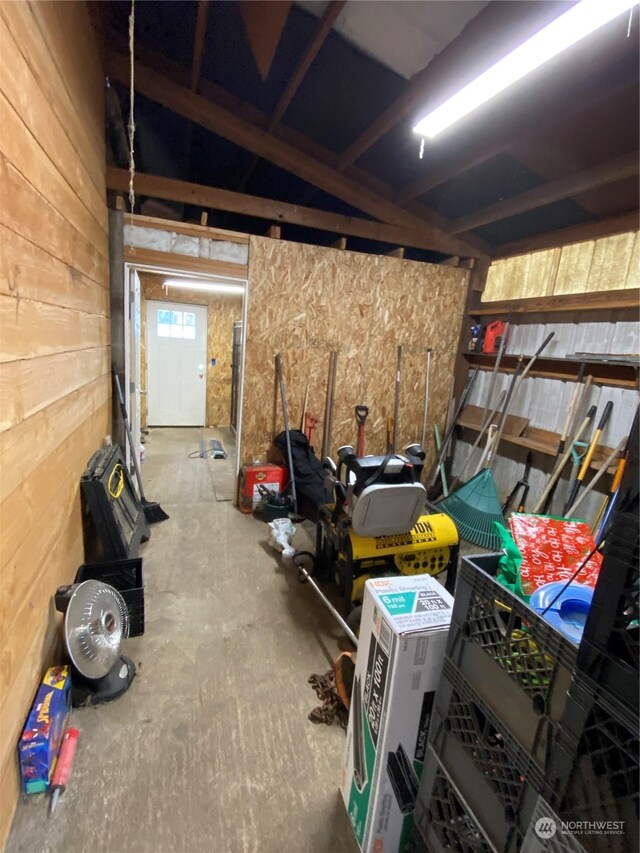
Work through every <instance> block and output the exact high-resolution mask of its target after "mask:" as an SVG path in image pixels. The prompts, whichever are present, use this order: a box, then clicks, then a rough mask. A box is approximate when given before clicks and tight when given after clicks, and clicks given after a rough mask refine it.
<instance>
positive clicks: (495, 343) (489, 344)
mask: <svg viewBox="0 0 640 853" xmlns="http://www.w3.org/2000/svg"><path fill="white" fill-rule="evenodd" d="M505 326H506V323H505V322H504V320H495V321H494V322H493V323H489V325H488V326H487V327H486V329H485V332H484V344H483V346H482V351H483V352H498V350H499V349H500V340H501V338H502V336H503V335H504V329H505Z"/></svg>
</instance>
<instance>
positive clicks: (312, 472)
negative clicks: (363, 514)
mask: <svg viewBox="0 0 640 853" xmlns="http://www.w3.org/2000/svg"><path fill="white" fill-rule="evenodd" d="M289 439H290V440H291V456H292V458H293V473H294V476H295V482H296V495H297V498H298V509H299V511H300V512H301V513H302V515H304V516H306V517H307V518H310V519H311V520H312V521H315V520H316V516H317V513H318V508H319V507H320V506H322V504H325V503H327V502H328V501H329V500H331V495H330V493H329V492H328V491H327V489H326V488H325V475H326V472H325V470H324V468H323V467H322V463H321V462H320V460H319V459H318V457H317V456H316V455H315V453H314V452H313V448H312V447H311V446H310V445H309V441H308V439H307V437H306V435H305V434H304V433H303V432H301V431H300V430H299V429H290V430H289ZM273 443H274V444H275V446H276V447H277V448H278V450H279V451H280V452H281V453H282V456H283V457H284V459H285V461H287V437H286V433H285V432H281V433H280V434H279V435H277V436H276V437H275V438H274V440H273Z"/></svg>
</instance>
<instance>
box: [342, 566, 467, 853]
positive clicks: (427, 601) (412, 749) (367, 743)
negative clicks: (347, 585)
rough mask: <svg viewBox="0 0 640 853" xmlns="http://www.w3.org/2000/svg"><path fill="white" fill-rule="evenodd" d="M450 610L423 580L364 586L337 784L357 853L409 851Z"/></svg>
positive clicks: (443, 595)
mask: <svg viewBox="0 0 640 853" xmlns="http://www.w3.org/2000/svg"><path fill="white" fill-rule="evenodd" d="M452 607H453V598H452V597H451V596H450V595H449V593H448V592H447V591H446V590H445V589H444V587H443V586H442V585H441V584H439V583H438V581H437V580H435V579H434V578H432V577H430V576H428V575H414V576H413V577H402V576H401V577H391V578H380V579H377V580H368V581H367V582H366V586H365V596H364V603H363V608H362V622H361V624H360V641H359V645H358V658H357V663H356V670H355V676H354V686H353V695H352V699H351V712H350V714H349V724H348V728H347V740H346V744H345V753H344V762H343V769H342V786H341V789H342V798H343V799H344V802H345V805H346V807H347V812H348V814H349V819H350V821H351V825H352V827H353V831H354V833H355V836H356V839H357V841H358V844H359V845H360V849H361V850H362V851H363V853H370V851H373V852H374V853H383V851H384V853H397V851H406V850H407V849H408V845H409V842H410V837H411V831H412V828H413V809H414V806H415V801H416V796H417V793H418V784H419V781H420V776H421V775H422V767H423V762H424V757H425V752H426V745H427V731H428V728H429V722H430V719H431V710H432V707H433V700H434V696H435V691H436V688H437V686H438V682H439V680H440V673H441V671H442V663H443V660H444V652H445V647H446V643H447V633H448V631H449V623H450V621H451V610H452Z"/></svg>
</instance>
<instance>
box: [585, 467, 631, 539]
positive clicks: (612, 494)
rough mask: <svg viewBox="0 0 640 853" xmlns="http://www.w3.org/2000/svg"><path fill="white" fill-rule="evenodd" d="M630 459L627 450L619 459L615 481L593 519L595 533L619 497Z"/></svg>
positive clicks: (592, 527)
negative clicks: (619, 490)
mask: <svg viewBox="0 0 640 853" xmlns="http://www.w3.org/2000/svg"><path fill="white" fill-rule="evenodd" d="M628 461H629V451H627V452H626V453H625V454H624V455H623V456H621V457H620V459H619V460H618V467H617V468H616V473H615V474H614V475H613V482H612V483H611V488H610V489H609V492H608V494H606V495H605V496H604V498H603V499H602V503H601V504H600V508H599V509H598V512H597V513H596V517H595V518H594V519H593V524H592V525H591V532H592V533H594V534H595V532H596V530H598V527H599V525H600V522H601V521H602V519H603V518H604V517H605V513H606V515H608V514H609V513H610V510H611V506H612V504H613V503H615V502H616V500H617V498H618V489H619V488H620V483H621V482H622V477H623V476H624V469H625V468H626V467H627V462H628Z"/></svg>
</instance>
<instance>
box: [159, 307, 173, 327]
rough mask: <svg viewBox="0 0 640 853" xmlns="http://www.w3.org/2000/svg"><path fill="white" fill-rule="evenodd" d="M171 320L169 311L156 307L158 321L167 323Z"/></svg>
mask: <svg viewBox="0 0 640 853" xmlns="http://www.w3.org/2000/svg"><path fill="white" fill-rule="evenodd" d="M170 322H171V311H166V310H165V309H164V308H158V323H166V324H167V325H169V323H170Z"/></svg>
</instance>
